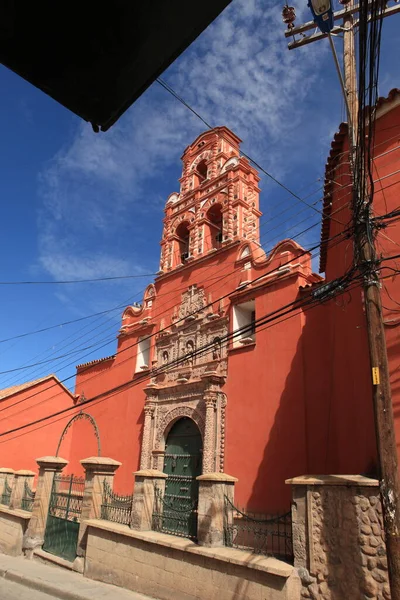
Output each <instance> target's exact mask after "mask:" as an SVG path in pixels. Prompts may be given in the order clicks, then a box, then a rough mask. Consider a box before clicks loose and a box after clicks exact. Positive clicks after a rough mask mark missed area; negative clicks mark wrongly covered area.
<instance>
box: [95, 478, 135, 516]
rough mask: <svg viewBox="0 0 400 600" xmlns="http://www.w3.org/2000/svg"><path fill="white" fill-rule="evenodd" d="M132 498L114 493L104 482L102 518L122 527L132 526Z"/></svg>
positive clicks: (131, 496)
mask: <svg viewBox="0 0 400 600" xmlns="http://www.w3.org/2000/svg"><path fill="white" fill-rule="evenodd" d="M132 498H133V495H132V494H131V495H130V496H122V495H121V494H116V493H115V492H113V491H112V489H111V487H110V485H109V484H108V482H107V481H106V480H104V482H103V501H102V505H101V512H100V516H101V518H102V519H105V520H106V521H113V522H114V523H121V524H122V525H130V522H131V511H132Z"/></svg>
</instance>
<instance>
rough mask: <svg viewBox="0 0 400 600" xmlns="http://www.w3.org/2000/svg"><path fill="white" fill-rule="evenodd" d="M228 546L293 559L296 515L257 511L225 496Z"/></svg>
mask: <svg viewBox="0 0 400 600" xmlns="http://www.w3.org/2000/svg"><path fill="white" fill-rule="evenodd" d="M224 538H225V546H229V547H231V548H239V549H241V550H251V552H253V553H254V554H263V555H265V556H274V557H276V558H280V559H282V560H286V561H290V562H292V561H293V544H292V517H291V513H290V512H287V513H284V514H281V515H279V514H278V515H257V514H254V513H249V512H245V511H244V510H240V509H239V508H237V507H236V506H234V504H232V502H231V501H230V500H229V498H228V497H227V496H225V515H224Z"/></svg>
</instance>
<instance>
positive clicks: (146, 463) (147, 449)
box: [140, 402, 155, 469]
mask: <svg viewBox="0 0 400 600" xmlns="http://www.w3.org/2000/svg"><path fill="white" fill-rule="evenodd" d="M154 410H155V406H154V404H153V403H150V402H146V404H145V405H144V425H143V438H142V452H141V456H140V468H141V469H148V468H149V467H150V466H151V465H150V457H151V430H152V421H153V418H154Z"/></svg>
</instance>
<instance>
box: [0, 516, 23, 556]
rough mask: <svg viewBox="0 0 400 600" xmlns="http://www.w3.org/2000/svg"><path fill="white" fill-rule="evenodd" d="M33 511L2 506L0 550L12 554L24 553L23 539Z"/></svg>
mask: <svg viewBox="0 0 400 600" xmlns="http://www.w3.org/2000/svg"><path fill="white" fill-rule="evenodd" d="M30 517H31V513H29V512H26V511H24V510H19V509H15V510H11V509H9V508H6V507H5V506H0V552H1V553H3V554H9V555H10V556H20V555H21V554H22V540H23V536H24V533H25V531H26V528H27V527H28V523H29V519H30Z"/></svg>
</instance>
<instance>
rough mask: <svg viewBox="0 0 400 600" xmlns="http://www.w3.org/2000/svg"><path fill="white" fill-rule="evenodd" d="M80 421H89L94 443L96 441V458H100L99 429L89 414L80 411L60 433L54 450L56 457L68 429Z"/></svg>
mask: <svg viewBox="0 0 400 600" xmlns="http://www.w3.org/2000/svg"><path fill="white" fill-rule="evenodd" d="M81 419H85V420H87V421H89V422H90V423H91V425H92V426H93V429H94V435H95V437H96V441H97V456H101V443H100V431H99V428H98V426H97V423H96V421H95V419H94V417H92V415H89V413H85V412H83V411H81V412H80V413H78V414H77V415H74V416H73V417H72V419H70V420H69V421H68V423H67V424H66V426H65V427H64V429H63V432H62V434H61V437H60V441H59V442H58V446H57V450H56V456H58V453H59V451H60V447H61V444H62V442H63V440H64V438H65V436H66V435H67V433H68V430H69V429H70V427H71V425H72V424H73V423H75V421H79V420H81Z"/></svg>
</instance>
